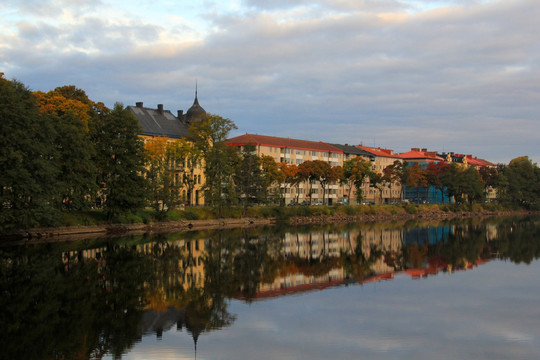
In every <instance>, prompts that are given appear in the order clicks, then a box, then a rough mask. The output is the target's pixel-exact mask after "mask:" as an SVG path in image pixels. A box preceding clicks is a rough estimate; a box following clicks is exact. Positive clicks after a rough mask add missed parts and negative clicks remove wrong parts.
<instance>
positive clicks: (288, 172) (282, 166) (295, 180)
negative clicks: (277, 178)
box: [278, 163, 303, 203]
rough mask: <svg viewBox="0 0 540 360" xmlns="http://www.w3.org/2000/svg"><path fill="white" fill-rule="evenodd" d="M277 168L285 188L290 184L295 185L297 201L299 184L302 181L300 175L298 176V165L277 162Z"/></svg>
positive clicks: (289, 186) (290, 185)
mask: <svg viewBox="0 0 540 360" xmlns="http://www.w3.org/2000/svg"><path fill="white" fill-rule="evenodd" d="M278 169H279V172H280V173H281V179H282V180H281V183H282V184H284V186H285V189H287V188H291V187H292V186H295V187H296V202H297V203H298V200H299V199H298V198H299V196H300V191H299V190H300V184H301V183H302V181H303V180H302V179H301V177H300V176H298V165H296V164H287V163H278ZM280 194H281V191H280Z"/></svg>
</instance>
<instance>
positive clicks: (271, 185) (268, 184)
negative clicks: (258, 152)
mask: <svg viewBox="0 0 540 360" xmlns="http://www.w3.org/2000/svg"><path fill="white" fill-rule="evenodd" d="M259 165H260V166H261V171H262V180H263V199H264V201H265V202H268V201H270V202H272V201H274V199H279V198H280V197H281V191H280V189H279V185H280V184H281V183H283V181H284V180H285V176H284V174H283V173H282V172H281V171H280V170H279V167H278V164H277V163H276V161H275V160H274V158H273V157H272V156H269V155H262V156H260V158H259ZM276 185H277V186H276ZM270 191H273V194H270V193H269V192H270Z"/></svg>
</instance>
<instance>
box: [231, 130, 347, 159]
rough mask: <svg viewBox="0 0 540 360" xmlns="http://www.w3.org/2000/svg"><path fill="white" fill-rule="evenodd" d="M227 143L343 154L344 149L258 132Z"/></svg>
mask: <svg viewBox="0 0 540 360" xmlns="http://www.w3.org/2000/svg"><path fill="white" fill-rule="evenodd" d="M226 143H227V145H230V146H244V145H247V144H253V145H263V146H275V147H283V148H290V149H303V150H316V151H324V152H333V153H340V154H342V153H343V151H342V150H340V149H338V148H336V147H334V146H332V145H329V144H327V143H324V142H322V141H319V142H316V141H308V140H298V139H291V138H280V137H275V136H266V135H256V134H245V135H240V136H237V137H233V138H231V139H228V140H227V141H226Z"/></svg>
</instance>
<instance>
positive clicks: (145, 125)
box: [127, 90, 206, 205]
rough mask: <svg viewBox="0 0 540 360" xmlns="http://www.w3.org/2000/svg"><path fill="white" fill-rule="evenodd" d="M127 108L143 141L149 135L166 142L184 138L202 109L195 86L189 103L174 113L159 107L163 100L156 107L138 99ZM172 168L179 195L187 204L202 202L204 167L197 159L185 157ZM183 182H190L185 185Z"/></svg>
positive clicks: (149, 137)
mask: <svg viewBox="0 0 540 360" xmlns="http://www.w3.org/2000/svg"><path fill="white" fill-rule="evenodd" d="M127 109H128V110H129V111H130V112H131V113H132V114H133V115H134V116H135V118H136V119H137V120H138V122H139V125H140V127H141V129H142V131H141V134H140V136H141V137H142V138H143V140H144V142H145V144H147V143H148V142H150V141H152V139H157V138H160V139H166V141H167V143H172V142H174V141H179V140H180V139H185V138H186V137H187V135H188V129H189V125H190V123H191V122H192V121H193V120H198V119H200V118H202V117H203V116H204V115H205V114H206V111H205V110H204V109H203V108H202V107H201V106H200V105H199V100H198V98H197V90H195V100H194V101H193V105H192V106H191V107H190V108H189V109H188V110H187V112H186V113H184V112H183V111H182V110H178V111H177V113H176V115H175V114H173V113H172V112H171V111H169V110H165V109H163V104H158V105H157V108H155V109H154V108H149V107H144V106H143V103H142V102H137V103H136V104H135V106H128V107H127ZM170 169H171V171H172V172H173V176H172V177H173V179H174V185H176V186H178V187H180V188H181V189H180V196H181V197H182V200H184V201H185V202H186V204H188V205H203V204H204V193H203V191H202V188H203V186H204V181H205V180H204V169H203V164H202V161H201V159H198V160H196V161H190V159H188V158H185V159H184V160H183V164H174V165H172V166H171V167H170ZM187 184H190V185H189V186H188V185H187Z"/></svg>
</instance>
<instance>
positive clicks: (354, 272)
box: [341, 233, 382, 280]
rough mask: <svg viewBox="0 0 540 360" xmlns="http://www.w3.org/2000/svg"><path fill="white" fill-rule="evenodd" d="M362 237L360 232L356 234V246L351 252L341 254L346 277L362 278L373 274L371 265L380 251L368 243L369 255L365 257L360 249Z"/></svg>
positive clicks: (379, 254) (380, 253)
mask: <svg viewBox="0 0 540 360" xmlns="http://www.w3.org/2000/svg"><path fill="white" fill-rule="evenodd" d="M362 244H363V238H362V234H361V233H360V234H358V237H357V239H356V246H355V248H354V251H353V252H347V253H342V254H341V262H342V264H343V268H344V270H345V273H346V274H347V277H352V278H353V279H356V280H362V279H364V278H366V277H367V276H369V275H372V274H373V270H372V266H373V264H374V263H375V261H377V259H378V258H379V257H380V256H381V255H382V251H381V249H380V248H379V247H377V246H376V245H375V244H370V251H369V255H368V256H367V257H366V255H365V254H364V252H363V251H362Z"/></svg>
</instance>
